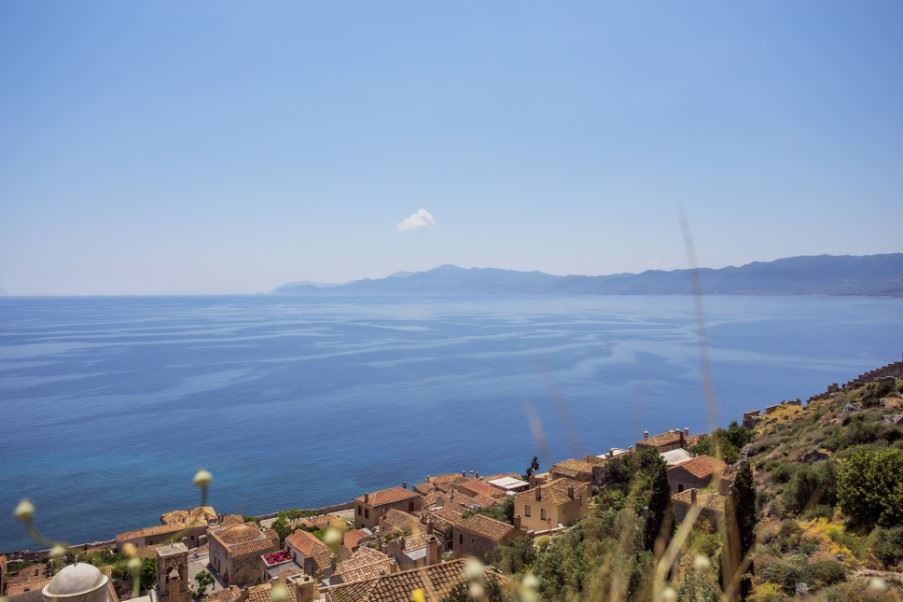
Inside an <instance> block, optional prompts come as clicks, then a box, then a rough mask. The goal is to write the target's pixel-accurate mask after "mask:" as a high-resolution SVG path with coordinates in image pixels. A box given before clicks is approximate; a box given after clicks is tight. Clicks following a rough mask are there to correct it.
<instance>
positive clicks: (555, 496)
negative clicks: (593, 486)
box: [517, 478, 590, 505]
mask: <svg viewBox="0 0 903 602" xmlns="http://www.w3.org/2000/svg"><path fill="white" fill-rule="evenodd" d="M569 486H573V488H574V499H576V498H577V497H580V496H582V499H586V496H588V495H589V488H590V486H589V483H585V482H583V481H574V480H572V479H565V478H561V479H555V480H554V481H549V482H547V483H543V484H542V485H541V486H539V487H540V492H541V494H542V499H543V500H546V499H548V500H550V501H551V503H553V504H555V505H560V504H565V503H567V502H570V501H572V500H571V498H570V496H569V495H568V487H569ZM517 496H518V497H521V496H531V499H536V487H534V488H533V489H528V490H527V491H523V492H521V493H518V494H517Z"/></svg>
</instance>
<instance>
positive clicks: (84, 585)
mask: <svg viewBox="0 0 903 602" xmlns="http://www.w3.org/2000/svg"><path fill="white" fill-rule="evenodd" d="M106 581H107V578H106V576H105V575H104V574H103V573H101V572H100V569H98V568H97V567H96V566H94V565H93V564H88V563H86V562H77V563H75V564H70V565H69V566H67V567H65V568H64V569H63V570H61V571H60V572H59V573H57V574H56V575H54V577H53V579H51V580H50V583H49V584H48V585H47V587H46V588H45V589H44V593H46V594H50V595H51V596H54V597H65V596H75V595H78V594H84V593H87V592H90V591H92V590H95V589H97V588H98V587H100V586H101V585H104V584H105V583H106Z"/></svg>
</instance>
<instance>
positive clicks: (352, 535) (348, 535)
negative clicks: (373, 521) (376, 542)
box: [342, 529, 373, 550]
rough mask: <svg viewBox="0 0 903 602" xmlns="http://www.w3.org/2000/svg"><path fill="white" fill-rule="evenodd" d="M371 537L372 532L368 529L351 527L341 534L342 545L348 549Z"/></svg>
mask: <svg viewBox="0 0 903 602" xmlns="http://www.w3.org/2000/svg"><path fill="white" fill-rule="evenodd" d="M372 538H373V533H372V532H371V531H370V529H352V530H350V531H345V534H344V535H342V545H343V546H344V547H346V548H348V549H349V550H350V549H352V548H355V547H357V546H358V545H360V543H361V542H362V541H364V540H365V539H372Z"/></svg>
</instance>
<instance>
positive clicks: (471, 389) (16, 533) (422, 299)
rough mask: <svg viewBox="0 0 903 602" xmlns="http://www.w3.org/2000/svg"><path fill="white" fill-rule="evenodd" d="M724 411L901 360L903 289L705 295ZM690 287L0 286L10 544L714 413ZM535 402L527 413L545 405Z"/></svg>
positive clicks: (264, 502) (299, 495) (337, 493)
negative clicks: (43, 291) (52, 289)
mask: <svg viewBox="0 0 903 602" xmlns="http://www.w3.org/2000/svg"><path fill="white" fill-rule="evenodd" d="M704 306H705V311H706V324H707V329H708V335H709V342H710V349H709V351H710V355H711V363H712V371H713V374H714V384H715V389H716V393H717V400H718V412H719V418H718V420H719V422H721V423H726V422H727V421H729V420H730V419H731V418H738V417H739V416H740V415H741V413H742V412H743V411H744V410H747V409H750V408H758V407H763V406H765V405H767V404H771V403H775V402H777V401H780V400H782V399H789V398H795V397H802V398H804V399H805V398H806V397H807V396H809V395H810V394H813V393H816V392H819V391H821V390H823V389H824V387H825V385H826V384H827V383H829V382H832V381H842V380H845V379H848V378H850V377H852V376H854V375H856V374H857V373H858V372H860V371H863V370H865V369H868V368H871V367H874V366H877V365H879V364H884V363H887V362H889V361H894V360H896V359H898V358H899V357H900V352H901V350H903V300H895V299H870V298H822V297H715V296H713V297H705V298H704ZM692 308H693V304H692V299H690V298H688V297H682V296H663V297H655V296H643V297H627V296H621V297H592V296H574V297H551V296H518V297H512V296H502V295H487V296H418V297H410V296H405V297H401V296H367V297H350V296H328V297H327V296H310V297H278V296H246V297H168V298H167V297H153V298H150V297H145V298H141V297H137V298H136V297H132V298H55V299H15V298H6V299H0V550H9V549H14V548H20V547H36V546H35V545H34V544H33V543H31V542H30V541H29V540H28V539H27V538H26V537H24V535H23V533H22V531H21V529H20V527H19V525H18V524H17V523H16V522H15V521H14V520H13V519H12V518H11V514H10V513H11V511H12V508H13V507H14V505H15V504H16V502H17V501H18V500H19V499H20V498H21V497H29V498H31V499H32V500H33V501H34V503H35V505H36V506H37V509H38V514H37V519H38V525H39V526H40V528H41V530H42V531H44V532H45V533H46V534H47V535H48V536H50V537H52V538H56V539H62V540H66V541H69V542H71V543H80V542H83V541H89V540H96V539H101V538H107V537H110V536H112V535H113V534H114V533H116V532H117V531H120V530H125V529H129V528H135V527H141V526H145V525H150V524H154V523H156V522H157V521H158V519H159V515H160V513H161V512H163V511H165V510H169V509H173V508H178V507H185V506H188V505H191V504H193V503H195V502H196V501H197V493H196V491H195V489H194V488H193V487H192V484H191V477H192V476H193V474H194V472H195V471H196V470H197V468H198V467H206V468H208V469H209V470H210V471H211V472H212V473H213V474H214V484H213V487H212V490H211V502H212V503H213V504H214V505H215V506H216V508H217V509H218V510H219V511H229V512H244V513H264V512H268V511H272V510H275V509H280V508H285V507H294V506H315V505H321V504H327V503H333V502H340V501H344V500H347V499H349V498H351V497H353V496H355V495H358V494H359V493H361V492H363V491H364V490H368V489H373V488H378V487H384V486H389V485H394V484H398V483H401V482H402V481H408V482H409V483H413V482H416V481H418V480H420V479H422V478H423V477H424V476H425V475H427V474H436V473H440V472H444V471H459V470H462V469H473V470H477V471H480V472H483V473H488V472H490V471H503V470H504V471H507V470H517V471H521V470H523V469H524V468H525V467H526V466H527V464H528V463H529V460H530V458H531V457H532V456H533V455H534V454H538V455H539V456H540V459H541V461H542V464H543V466H548V464H549V463H550V461H554V460H557V459H561V458H564V457H568V456H573V455H585V454H587V453H591V452H592V453H600V452H602V451H604V450H607V449H608V448H609V447H612V446H627V445H629V444H630V443H631V442H632V441H634V440H635V439H637V438H638V437H639V436H640V433H641V432H642V431H643V430H644V429H648V430H650V431H660V430H664V429H667V428H671V427H690V428H691V429H692V430H693V431H697V430H700V429H706V428H708V427H709V424H710V422H709V418H708V416H707V414H706V411H705V403H704V400H703V395H702V385H701V379H700V370H699V348H698V346H697V338H696V335H695V321H694V320H695V318H694V314H693V311H692ZM531 424H532V427H531Z"/></svg>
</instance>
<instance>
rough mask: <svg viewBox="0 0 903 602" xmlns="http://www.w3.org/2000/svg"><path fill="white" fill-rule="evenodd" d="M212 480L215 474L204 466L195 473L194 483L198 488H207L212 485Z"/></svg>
mask: <svg viewBox="0 0 903 602" xmlns="http://www.w3.org/2000/svg"><path fill="white" fill-rule="evenodd" d="M212 480H213V475H212V474H210V472H209V471H206V470H204V469H203V468H202V469H200V470H199V471H197V472H196V473H195V474H194V485H195V487H197V488H198V489H207V488H208V487H210V482H211V481H212Z"/></svg>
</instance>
